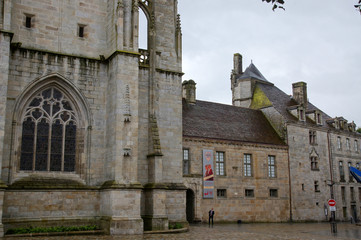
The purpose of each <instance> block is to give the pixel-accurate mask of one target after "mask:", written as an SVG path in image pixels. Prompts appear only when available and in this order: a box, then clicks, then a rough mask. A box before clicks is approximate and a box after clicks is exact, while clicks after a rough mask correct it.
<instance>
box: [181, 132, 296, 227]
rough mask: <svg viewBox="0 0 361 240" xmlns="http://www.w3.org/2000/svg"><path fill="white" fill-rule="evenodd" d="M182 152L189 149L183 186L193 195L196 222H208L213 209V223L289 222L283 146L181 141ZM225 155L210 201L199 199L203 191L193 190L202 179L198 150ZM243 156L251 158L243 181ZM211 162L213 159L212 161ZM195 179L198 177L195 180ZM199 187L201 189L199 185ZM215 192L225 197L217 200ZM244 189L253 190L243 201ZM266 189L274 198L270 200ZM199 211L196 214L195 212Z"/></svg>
mask: <svg viewBox="0 0 361 240" xmlns="http://www.w3.org/2000/svg"><path fill="white" fill-rule="evenodd" d="M183 148H187V149H189V153H190V161H191V163H190V174H189V175H185V176H184V178H185V185H186V186H187V187H188V188H190V189H192V190H193V191H194V193H197V196H195V198H196V211H197V212H196V213H195V216H196V219H197V218H200V219H201V220H202V221H203V222H206V221H208V211H209V210H210V209H211V208H214V210H215V212H216V215H215V221H219V222H235V221H237V220H242V221H245V222H281V221H283V222H286V221H288V220H289V218H290V209H289V207H290V202H289V197H290V194H289V178H288V176H289V174H288V152H287V147H285V146H274V145H261V144H249V143H241V142H226V141H217V140H203V139H190V138H185V139H183ZM203 149H208V150H213V151H214V156H215V154H216V152H217V151H220V152H224V153H225V175H224V176H215V191H214V198H213V199H203V197H202V196H203V190H202V189H195V186H197V184H198V185H199V180H200V179H202V176H203V173H202V171H203V170H202V150H203ZM244 154H252V164H253V165H252V168H253V176H252V177H245V176H244V169H243V156H244ZM268 155H272V156H275V159H276V176H277V177H276V178H269V177H268ZM214 161H215V158H214ZM196 176H199V177H196ZM200 187H201V185H200ZM217 189H226V197H220V196H219V197H217ZM245 189H253V190H254V197H246V196H245ZM270 189H277V192H278V196H277V197H270V195H269V192H270ZM198 211H199V212H198Z"/></svg>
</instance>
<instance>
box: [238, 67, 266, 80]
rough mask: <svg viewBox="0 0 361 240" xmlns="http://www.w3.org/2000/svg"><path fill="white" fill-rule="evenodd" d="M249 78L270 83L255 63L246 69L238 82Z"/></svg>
mask: <svg viewBox="0 0 361 240" xmlns="http://www.w3.org/2000/svg"><path fill="white" fill-rule="evenodd" d="M248 78H254V79H257V80H261V81H264V82H268V81H267V79H266V78H265V77H264V76H263V75H262V73H261V72H260V71H259V70H258V68H257V67H256V66H255V65H254V64H253V63H251V64H250V65H249V66H248V67H247V68H246V70H245V71H244V73H243V74H241V76H239V77H238V78H237V80H241V79H248Z"/></svg>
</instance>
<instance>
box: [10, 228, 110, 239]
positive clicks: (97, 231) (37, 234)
mask: <svg viewBox="0 0 361 240" xmlns="http://www.w3.org/2000/svg"><path fill="white" fill-rule="evenodd" d="M100 234H105V231H103V230H92V231H72V232H48V233H25V234H10V235H6V234H5V237H7V238H15V239H16V238H19V237H50V236H73V235H100Z"/></svg>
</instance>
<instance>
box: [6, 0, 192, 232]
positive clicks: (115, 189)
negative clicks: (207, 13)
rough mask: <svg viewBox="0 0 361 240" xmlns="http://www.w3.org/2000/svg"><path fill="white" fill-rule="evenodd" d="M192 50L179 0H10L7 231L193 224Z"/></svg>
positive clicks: (139, 228) (118, 229)
mask: <svg viewBox="0 0 361 240" xmlns="http://www.w3.org/2000/svg"><path fill="white" fill-rule="evenodd" d="M139 14H144V15H145V17H146V19H147V28H148V49H144V50H142V49H139V48H138V40H139V36H138V34H139V33H138V29H139ZM181 46H182V42H181V29H180V20H179V16H178V10H177V1H174V0H172V1H163V0H149V1H148V0H139V1H138V0H107V1H106V0H96V1H82V0H76V1H65V0H57V1H42V0H31V1H30V0H26V1H20V0H11V1H10V0H1V1H0V52H1V54H0V68H1V71H0V75H1V76H0V81H1V99H2V101H1V102H0V104H1V107H0V112H1V113H0V136H1V138H0V139H1V141H0V151H1V154H0V156H1V160H0V162H1V169H2V171H1V180H2V184H1V195H0V203H1V204H0V205H1V206H2V211H1V213H2V216H0V219H1V221H2V225H1V226H2V228H3V226H5V230H6V229H8V228H11V227H17V226H28V225H29V224H32V225H33V226H34V225H41V224H44V223H47V224H49V225H57V224H61V225H64V222H65V223H66V224H70V225H71V224H77V225H79V224H97V225H99V226H101V227H102V229H104V230H105V231H106V232H107V233H109V234H139V233H143V231H146V230H157V229H168V226H169V224H170V223H174V222H177V223H182V224H183V225H186V224H187V222H186V211H185V209H186V205H185V204H186V202H185V198H186V188H185V186H184V184H183V179H182V98H181V96H182V94H181V91H182V84H181V76H182V68H181V63H182V52H181Z"/></svg>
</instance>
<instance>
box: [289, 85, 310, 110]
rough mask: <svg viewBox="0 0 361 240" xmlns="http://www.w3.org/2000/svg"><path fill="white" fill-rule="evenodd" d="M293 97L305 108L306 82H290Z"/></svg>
mask: <svg viewBox="0 0 361 240" xmlns="http://www.w3.org/2000/svg"><path fill="white" fill-rule="evenodd" d="M292 89H293V99H295V100H296V102H297V103H298V104H300V105H302V106H303V107H304V108H305V109H307V103H308V100H307V83H305V82H297V83H293V84H292Z"/></svg>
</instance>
